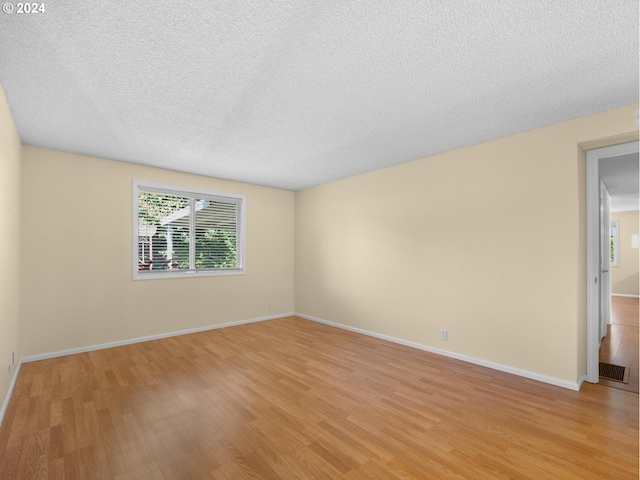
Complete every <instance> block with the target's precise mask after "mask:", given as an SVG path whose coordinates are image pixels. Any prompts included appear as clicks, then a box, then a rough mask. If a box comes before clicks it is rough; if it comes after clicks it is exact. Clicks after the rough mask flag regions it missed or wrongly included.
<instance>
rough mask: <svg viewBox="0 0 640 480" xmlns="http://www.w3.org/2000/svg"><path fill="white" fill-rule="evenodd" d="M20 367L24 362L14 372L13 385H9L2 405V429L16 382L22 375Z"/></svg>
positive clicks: (19, 363) (0, 425)
mask: <svg viewBox="0 0 640 480" xmlns="http://www.w3.org/2000/svg"><path fill="white" fill-rule="evenodd" d="M20 365H22V360H20V361H19V362H18V365H17V366H16V369H15V370H14V372H13V378H12V379H11V383H10V384H9V390H8V391H7V395H6V396H5V397H4V402H3V403H2V410H0V427H2V421H3V420H4V414H5V413H6V412H7V408H8V407H9V400H10V399H11V394H12V393H13V387H15V385H16V380H17V379H18V374H19V373H20Z"/></svg>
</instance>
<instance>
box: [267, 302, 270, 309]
mask: <svg viewBox="0 0 640 480" xmlns="http://www.w3.org/2000/svg"><path fill="white" fill-rule="evenodd" d="M267 310H271V302H269V303H267Z"/></svg>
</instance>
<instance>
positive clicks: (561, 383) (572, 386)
mask: <svg viewBox="0 0 640 480" xmlns="http://www.w3.org/2000/svg"><path fill="white" fill-rule="evenodd" d="M294 315H295V316H296V317H300V318H304V319H306V320H311V321H313V322H318V323H323V324H325V325H329V326H331V327H337V328H342V329H343V330H349V331H350V332H355V333H361V334H363V335H368V336H370V337H375V338H379V339H381V340H386V341H389V342H393V343H398V344H400V345H404V346H406V347H412V348H417V349H419V350H424V351H426V352H431V353H435V354H438V355H443V356H445V357H450V358H455V359H456V360H462V361H463V362H468V363H473V364H475V365H480V366H482V367H487V368H491V369H493V370H499V371H501V372H506V373H511V374H513V375H518V376H519V377H524V378H528V379H531V380H537V381H539V382H543V383H548V384H550V385H555V386H557V387H562V388H568V389H569V390H574V391H579V390H580V387H581V386H582V382H583V381H584V380H583V379H580V381H579V382H569V381H567V380H562V379H559V378H555V377H548V376H546V375H541V374H539V373H535V372H530V371H528V370H522V369H520V368H515V367H510V366H508V365H502V364H500V363H495V362H490V361H488V360H482V359H480V358H475V357H469V356H467V355H462V354H459V353H455V352H450V351H447V350H441V349H439V348H435V347H430V346H428V345H423V344H421V343H416V342H410V341H408V340H403V339H401V338H396V337H391V336H389V335H383V334H381V333H376V332H371V331H369V330H363V329H361V328H356V327H351V326H349V325H344V324H341V323H336V322H330V321H329V320H324V319H322V318H318V317H312V316H311V315H305V314H303V313H295V314H294ZM584 378H586V375H585V376H584Z"/></svg>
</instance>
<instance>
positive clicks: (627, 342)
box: [600, 296, 640, 393]
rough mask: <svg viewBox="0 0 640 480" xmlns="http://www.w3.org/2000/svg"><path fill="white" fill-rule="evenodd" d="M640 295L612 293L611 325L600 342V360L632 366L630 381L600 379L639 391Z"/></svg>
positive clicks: (606, 382) (605, 383)
mask: <svg viewBox="0 0 640 480" xmlns="http://www.w3.org/2000/svg"><path fill="white" fill-rule="evenodd" d="M638 317H639V312H638V299H637V298H629V297H614V296H612V297H611V325H609V326H608V327H607V336H606V337H604V339H603V340H602V343H601V344H600V361H601V362H606V363H612V364H614V365H620V366H622V367H629V368H630V371H629V383H628V384H626V383H621V382H615V381H613V380H604V379H600V383H601V384H602V385H606V386H608V387H614V388H619V389H622V390H628V391H630V392H635V393H638V391H639V390H640V388H639V387H640V385H639V384H638V377H639V375H638V373H639V372H638V371H639V369H640V368H639V367H640V356H639V355H638V339H639V337H638Z"/></svg>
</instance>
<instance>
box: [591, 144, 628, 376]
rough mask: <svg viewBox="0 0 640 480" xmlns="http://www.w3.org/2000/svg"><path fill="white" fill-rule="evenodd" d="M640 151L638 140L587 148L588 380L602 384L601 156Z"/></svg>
mask: <svg viewBox="0 0 640 480" xmlns="http://www.w3.org/2000/svg"><path fill="white" fill-rule="evenodd" d="M638 151H639V148H638V142H630V143H622V144H620V145H612V146H611V147H603V148H596V149H594V150H589V151H587V382H590V383H598V379H599V371H598V370H599V368H598V357H599V353H600V339H601V337H600V193H599V186H600V175H599V174H598V162H599V161H600V159H605V158H612V157H618V156H620V155H627V154H629V153H637V152H638Z"/></svg>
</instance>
